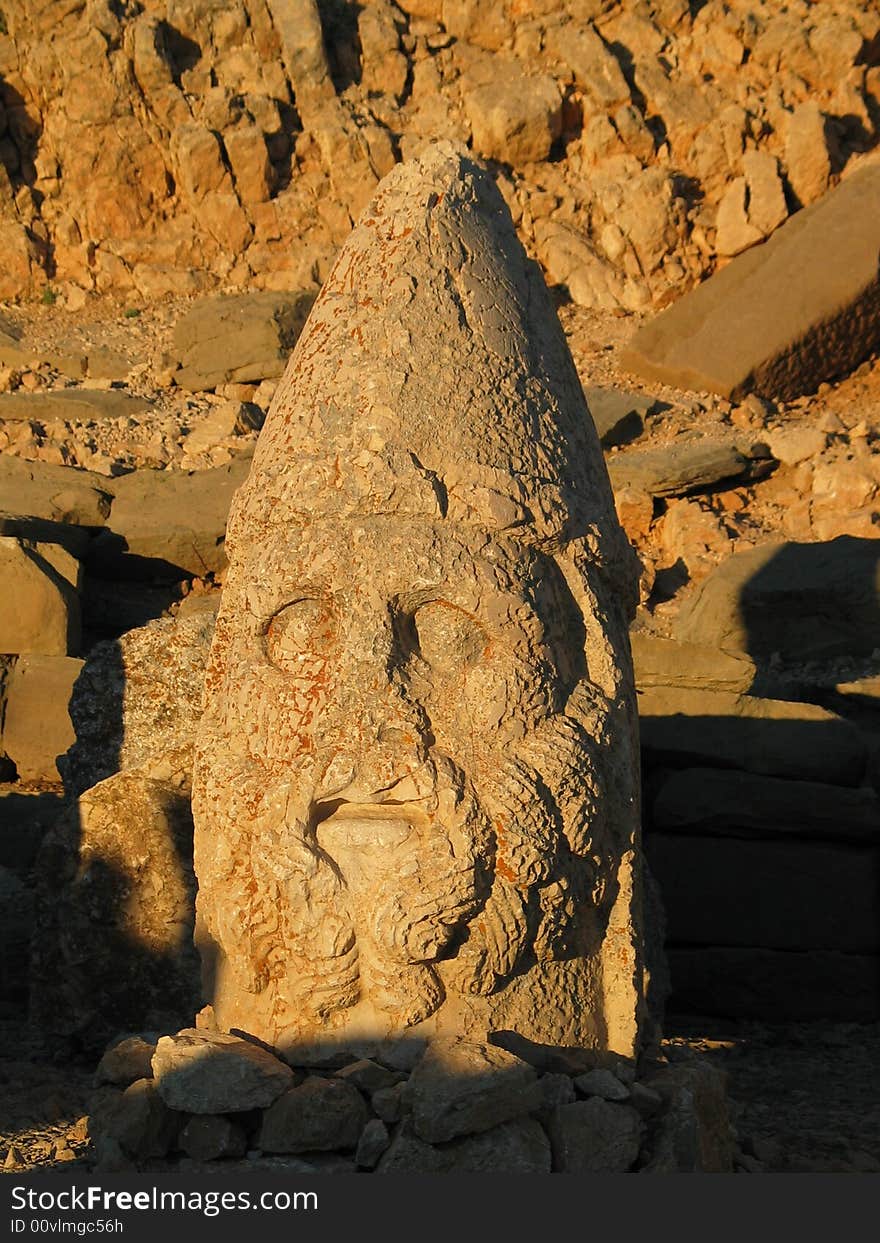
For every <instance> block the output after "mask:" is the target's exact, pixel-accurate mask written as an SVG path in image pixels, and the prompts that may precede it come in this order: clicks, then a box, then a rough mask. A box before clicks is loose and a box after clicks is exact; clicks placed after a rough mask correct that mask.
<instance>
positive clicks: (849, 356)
mask: <svg viewBox="0 0 880 1243" xmlns="http://www.w3.org/2000/svg"><path fill="white" fill-rule="evenodd" d="M878 253H880V165H878V164H876V163H874V164H866V165H864V166H863V167H862V168H860V169H858V170H856V171H855V172H854V173H853V174H852V175H851V176H850V177H848V178H847V179H846V180H845V181H844V182H842V183H841V185H839V186H838V187H837V189H836V190H834V191H832V192H831V193H830V194H827V195H826V196H825V197H824V198H823V199H821V200H820V201H819V202H818V203H814V204H813V205H812V206H811V207H808V208H805V209H804V210H803V211H800V212H798V213H797V214H796V215H794V216H793V217H792V218H791V219H790V220H788V221H787V222H786V223H785V224H784V225H783V226H782V228H780V229H777V231H776V232H775V233H774V234H773V236H772V237H771V238H770V240H769V241H767V242H765V243H764V244H763V245H761V246H755V247H753V248H752V249H751V250H749V251H747V252H746V253H745V254H743V255H739V256H738V257H737V259H736V260H735V261H734V262H732V263H730V264H728V266H727V267H725V268H724V269H723V270H722V271H719V272H717V273H716V274H715V275H714V276H712V277H710V279H709V280H707V281H705V282H704V283H703V284H702V285H700V286H698V287H697V288H696V289H695V290H693V291H692V292H691V293H689V294H686V295H685V296H684V297H683V298H682V299H680V300H679V301H678V302H676V303H675V304H674V305H673V306H671V307H669V308H668V309H667V310H665V311H663V312H661V314H660V315H658V316H657V317H656V318H655V319H653V320H651V321H649V322H648V323H647V324H645V325H644V326H642V327H641V328H639V330H638V331H637V332H636V334H635V336H634V337H633V339H632V341H631V342H630V345H629V347H628V348H627V349H626V350H625V351H624V352H623V354H622V355H621V364H622V365H623V366H624V367H626V368H627V369H629V370H631V371H632V372H633V373H634V374H636V375H639V376H642V377H643V378H644V379H647V380H649V381H651V382H657V381H660V382H661V383H664V384H671V385H673V386H674V387H676V388H686V389H696V390H699V391H708V392H712V393H720V394H721V395H722V396H724V397H729V398H731V399H736V398H738V397H740V396H742V395H743V394H744V393H747V392H751V391H754V392H757V393H760V394H762V395H763V396H765V397H768V398H772V399H774V400H780V401H786V400H791V399H792V398H794V397H797V396H799V395H800V394H802V393H808V392H812V391H813V390H814V389H815V388H816V387H817V385H818V384H819V383H821V382H822V381H824V380H831V379H833V378H834V377H835V376H839V375H845V374H846V373H847V372H849V371H851V370H852V368H853V367H855V366H857V365H858V363H860V362H861V361H862V359H864V358H867V357H868V356H869V355H870V354H871V352H872V350H874V349H876V348H877V346H878V344H880V312H878V310H877V307H878V305H880V299H878V294H877V285H878V274H877V273H878V262H877V261H878Z"/></svg>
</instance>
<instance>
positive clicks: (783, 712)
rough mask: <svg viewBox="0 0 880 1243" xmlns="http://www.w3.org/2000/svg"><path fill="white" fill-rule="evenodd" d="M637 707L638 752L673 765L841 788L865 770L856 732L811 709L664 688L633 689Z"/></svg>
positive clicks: (727, 693)
mask: <svg viewBox="0 0 880 1243" xmlns="http://www.w3.org/2000/svg"><path fill="white" fill-rule="evenodd" d="M638 702H639V722H640V726H639V728H640V734H641V742H642V747H643V748H644V749H645V750H647V751H652V752H654V753H655V754H656V755H660V756H663V757H665V758H666V759H668V760H672V761H674V762H676V763H678V764H680V763H681V762H682V761H683V760H685V761H688V762H690V763H694V764H701V763H702V764H708V765H711V766H713V767H726V768H739V769H745V770H746V771H747V772H753V773H759V774H762V775H765V776H775V777H789V778H791V779H792V780H795V781H816V780H818V781H822V782H827V783H828V784H830V785H842V786H856V785H858V784H859V782H860V781H861V779H862V776H863V774H864V771H865V762H866V749H865V743H864V741H863V739H862V737H861V735H860V733H859V731H858V730H857V729H856V727H855V726H854V725H852V724H851V723H850V722H849V721H845V720H844V719H843V718H842V717H838V716H835V715H834V713H833V712H828V711H826V710H825V709H824V708H820V707H817V706H816V705H815V704H805V703H790V702H789V701H788V700H782V699H762V698H758V697H757V696H755V695H738V694H735V693H733V692H731V691H706V690H687V689H683V688H680V687H669V686H659V687H651V688H649V689H645V690H641V691H639V695H638Z"/></svg>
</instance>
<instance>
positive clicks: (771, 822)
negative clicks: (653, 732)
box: [652, 768, 880, 846]
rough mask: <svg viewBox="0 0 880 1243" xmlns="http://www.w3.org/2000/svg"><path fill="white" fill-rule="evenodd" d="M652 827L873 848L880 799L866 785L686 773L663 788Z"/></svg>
mask: <svg viewBox="0 0 880 1243" xmlns="http://www.w3.org/2000/svg"><path fill="white" fill-rule="evenodd" d="M652 824H653V826H654V827H655V828H657V829H664V830H666V831H668V832H675V833H694V832H696V833H699V834H700V835H705V836H713V837H715V836H721V837H761V838H774V837H785V838H792V837H799V838H809V839H811V840H813V839H819V840H823V841H835V842H852V843H854V844H859V845H864V846H868V845H872V844H874V843H876V842H877V841H878V840H880V799H878V798H877V795H876V793H875V792H874V791H873V790H871V789H867V788H866V787H864V786H859V787H858V788H857V789H845V788H841V787H840V786H839V785H822V784H820V783H819V782H816V781H784V780H781V779H780V778H778V777H759V776H756V775H755V774H753V773H739V772H731V771H730V770H728V769H719V768H686V769H684V770H683V771H682V772H677V773H671V774H670V775H669V776H668V777H667V778H666V779H665V781H664V782H663V784H662V785H661V786H660V788H659V790H658V792H657V795H656V797H655V799H654V803H653V808H652Z"/></svg>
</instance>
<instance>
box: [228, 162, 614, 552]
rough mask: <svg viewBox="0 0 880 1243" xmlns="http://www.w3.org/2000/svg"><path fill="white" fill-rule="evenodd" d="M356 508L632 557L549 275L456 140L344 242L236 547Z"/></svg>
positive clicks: (395, 178) (397, 174)
mask: <svg viewBox="0 0 880 1243" xmlns="http://www.w3.org/2000/svg"><path fill="white" fill-rule="evenodd" d="M346 513H352V514H354V513H359V514H368V513H375V514H380V513H389V514H394V513H398V514H400V515H401V516H404V515H407V516H424V517H426V518H440V517H448V518H449V519H451V520H453V521H461V522H464V523H472V524H479V525H483V526H486V527H488V528H489V529H491V530H498V531H500V530H505V529H507V530H509V531H510V533H511V534H514V533H515V534H516V535H517V537H518V538H520V539H522V540H524V541H526V542H529V543H537V544H540V545H542V546H545V547H548V548H552V547H553V546H557V545H559V544H561V543H565V542H568V541H569V540H571V539H573V538H577V537H588V538H590V537H591V538H590V543H591V546H592V551H593V553H594V555H596V556H597V557H598V558H599V560H601V561H603V562H604V561H606V560H608V559H611V560H614V559H615V557H619V556H620V555H621V553H623V554H624V556H625V552H624V549H623V547H622V545H621V542H620V538H619V536H620V533H619V529H618V527H617V523H616V520H615V518H614V509H613V503H612V499H611V493H610V488H609V485H608V480H607V475H606V472H605V467H604V463H603V461H602V455H601V450H600V448H599V445H598V441H597V438H596V434H595V431H594V428H593V425H592V420H591V418H590V416H589V412H588V410H587V407H586V403H585V401H584V397H583V393H582V390H581V386H580V383H579V381H578V377H577V374H576V372H575V369H574V366H573V364H572V361H571V356H570V354H569V352H568V348H567V345H566V343H565V339H564V337H563V334H562V330H561V328H560V327H559V322H558V320H557V317H556V313H555V310H554V308H553V306H552V303H551V301H550V297H549V295H548V292H547V289H546V287H545V285H544V282H543V280H542V277H541V274H540V272H539V270H538V269H537V267H536V265H534V264H533V263H532V262H530V261H529V260H528V258H527V257H526V255H525V253H524V251H523V249H522V246H521V245H520V242H519V240H518V239H517V237H516V234H515V231H514V228H513V224H512V221H511V218H510V214H509V212H508V210H507V208H506V205H505V204H504V201H503V199H502V198H501V195H500V193H499V192H498V190H497V188H496V186H495V184H494V182H493V181H492V179H491V177H490V176H489V175H488V173H487V172H486V171H485V170H484V169H483V168H481V167H480V166H478V165H477V164H475V163H474V162H473V161H472V160H471V159H470V158H468V156H467V154H466V152H464V151H463V150H460V149H458V148H456V147H455V146H454V145H453V144H451V143H439V144H437V145H436V146H434V147H432V148H430V149H429V151H428V152H427V154H425V155H423V156H422V157H421V158H420V159H418V160H416V161H414V162H412V163H410V164H405V165H399V166H398V167H397V168H396V169H395V170H394V171H393V172H392V173H391V174H390V175H389V176H388V177H386V179H385V180H384V181H383V182H382V185H381V186H380V188H379V191H378V193H377V195H376V197H375V199H374V200H373V202H372V203H371V205H370V207H369V208H368V210H367V211H366V212H365V214H364V215H363V216H362V217H361V219H360V221H359V223H358V225H357V227H356V228H355V229H354V231H353V233H352V234H351V236H350V237H349V239H348V241H347V242H346V244H345V246H344V247H343V249H342V252H341V254H340V256H339V258H338V260H337V262H336V265H335V267H334V268H333V271H332V272H331V274H330V276H329V278H328V280H327V282H326V284H325V286H324V288H323V290H322V291H321V294H320V296H319V298H318V300H317V302H316V303H315V305H314V308H313V310H312V312H311V315H310V316H309V320H308V323H307V325H306V327H305V329H304V331H303V334H302V336H301V338H300V340H299V343H298V344H297V347H296V349H295V351H294V353H293V356H292V358H291V361H290V364H289V366H288V368H287V372H286V374H285V376H284V379H283V380H282V382H281V384H280V386H279V388H278V391H277V393H276V396H275V399H274V401H273V403H272V407H271V409H270V411H269V415H268V418H267V421H266V424H265V427H264V428H263V431H262V433H261V436H260V441H259V445H258V448H257V453H256V456H255V459H254V464H253V469H252V471H251V474H250V478H249V480H248V482H247V484H246V485H245V487H243V488H242V489H241V491H240V493H239V495H238V498H237V501H236V504H235V507H234V513H233V518H232V520H231V522H230V529H229V536H228V538H229V541H230V546H231V547H233V548H234V545H235V541H236V539H237V537H238V533H239V531H241V530H243V529H246V530H247V532H248V535H249V538H254V535H255V533H257V532H258V531H259V528H260V527H261V526H262V525H271V526H276V525H277V524H294V525H297V524H300V523H302V522H305V521H309V520H313V519H315V518H319V517H334V518H337V517H338V518H343V517H344V516H345V514H346ZM257 537H258V536H257ZM609 553H610V554H612V555H611V557H610V558H609V556H608V554H609ZM603 554H604V555H603Z"/></svg>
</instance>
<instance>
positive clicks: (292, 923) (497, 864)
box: [212, 697, 603, 1028]
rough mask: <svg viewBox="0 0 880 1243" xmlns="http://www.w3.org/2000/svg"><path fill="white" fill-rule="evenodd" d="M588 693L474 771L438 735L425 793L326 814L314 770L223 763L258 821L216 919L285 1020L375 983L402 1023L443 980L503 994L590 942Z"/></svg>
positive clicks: (392, 1020)
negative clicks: (584, 702)
mask: <svg viewBox="0 0 880 1243" xmlns="http://www.w3.org/2000/svg"><path fill="white" fill-rule="evenodd" d="M573 698H574V697H573ZM571 706H572V705H571V704H570V707H571ZM574 707H575V712H574V713H573V714H569V713H568V712H567V713H566V714H559V715H557V716H555V717H552V718H550V719H549V720H548V721H547V722H545V724H544V725H543V726H542V727H541V728H540V729H539V730H538V731H537V732H536V733H535V734H533V735H531V736H530V737H529V738H528V740H527V741H525V742H523V743H522V744H518V746H517V747H516V749H515V750H514V749H512V748H508V749H507V750H505V752H504V753H503V754H497V753H496V757H495V761H496V762H495V763H494V765H489V764H486V765H483V766H478V765H476V764H474V765H472V767H473V769H474V772H473V778H472V779H471V778H469V777H467V776H466V775H465V773H464V771H463V769H462V768H461V767H460V766H459V765H458V764H457V763H456V762H455V761H454V760H452V759H450V758H449V757H447V756H444V755H441V754H439V753H436V752H432V753H431V754H430V755H429V757H428V760H427V761H426V766H427V769H428V771H429V772H430V776H431V783H432V786H433V788H432V790H431V794H430V797H429V798H428V799H427V800H426V802H425V803H424V804H423V805H421V806H420V807H418V808H414V807H410V806H408V805H402V806H401V805H389V806H388V807H387V809H386V808H385V807H382V806H371V807H370V808H369V809H368V814H366V813H365V814H364V815H363V816H362V815H361V812H360V809H359V808H358V807H348V808H346V809H345V812H344V814H343V813H340V812H339V811H335V812H331V813H330V814H327V813H326V808H324V807H322V805H321V804H318V803H316V802H315V801H314V800H313V798H312V795H311V788H312V787H313V785H314V774H313V773H308V772H305V771H301V772H298V774H297V777H296V779H295V780H291V777H290V774H289V773H287V774H285V776H284V777H281V778H279V779H278V780H277V781H276V782H274V783H269V784H267V783H266V775H265V772H264V771H263V770H262V769H261V770H260V772H259V773H257V771H256V770H254V771H253V776H252V779H251V781H248V780H247V779H246V778H244V777H243V775H242V774H241V773H239V774H238V776H237V777H236V779H235V781H234V782H232V781H230V778H229V775H228V771H227V773H226V774H225V777H224V778H220V777H219V773H218V784H222V786H225V791H224V793H225V794H226V798H225V799H223V800H222V801H223V802H225V803H226V806H227V808H229V813H230V820H231V822H232V823H235V822H238V823H244V824H248V826H249V832H248V839H249V845H248V848H246V849H242V848H241V846H243V845H244V843H241V845H240V847H239V849H238V850H237V851H235V852H234V855H235V857H236V860H237V867H236V874H235V875H233V876H229V875H227V876H226V878H225V881H224V888H227V887H228V886H230V885H232V886H234V888H235V891H236V892H235V893H234V895H229V896H230V898H232V900H231V901H229V900H227V901H226V902H224V907H225V908H226V909H227V910H230V911H234V912H235V918H234V926H233V923H232V921H230V927H229V928H227V929H224V928H223V927H219V926H215V928H214V929H212V935H213V936H214V937H215V939H216V940H218V941H219V943H220V945H221V947H222V948H223V950H224V953H225V956H226V958H227V960H228V962H229V965H230V967H232V970H233V973H234V975H235V977H236V978H237V980H238V982H239V985H240V986H241V987H243V988H244V989H245V990H246V991H247V992H250V993H263V992H264V991H265V990H267V989H268V990H270V991H271V993H272V1002H271V1008H272V1011H273V1012H274V1014H275V1016H276V1021H277V1022H278V1025H279V1027H285V1028H287V1027H289V1026H291V1025H298V1024H302V1025H303V1026H304V1027H308V1026H314V1024H315V1023H316V1022H323V1023H328V1024H330V1025H335V1024H337V1023H339V1022H342V1021H344V1015H345V1012H346V1011H349V1010H350V1009H351V1008H352V1007H354V1006H356V1005H357V1004H358V1003H359V1002H360V1001H362V1000H364V999H366V1000H368V1001H369V1002H370V1003H371V1004H372V1006H373V1007H374V1008H375V1009H376V1010H378V1011H380V1012H382V1013H383V1014H384V1015H385V1016H386V1018H387V1020H388V1024H389V1027H391V1028H400V1027H406V1026H411V1025H412V1024H414V1023H418V1022H420V1021H421V1020H423V1019H425V1018H427V1017H429V1016H430V1015H431V1014H433V1013H434V1012H435V1011H436V1010H437V1008H438V1007H439V1006H440V1005H441V1003H442V1002H443V1000H444V997H445V995H446V992H447V990H452V991H455V992H459V993H469V994H489V993H492V992H494V991H496V990H497V989H498V988H500V987H502V986H503V985H504V984H505V982H506V981H508V980H509V979H511V978H512V977H513V976H514V975H515V974H517V973H518V972H520V971H521V970H524V969H526V968H527V967H528V966H529V965H530V964H531V963H533V962H535V961H536V960H538V959H542V958H564V957H569V956H573V955H575V954H578V953H583V952H585V951H586V949H587V945H586V940H588V939H589V938H590V936H591V928H592V923H591V920H590V918H589V913H590V911H591V909H592V908H593V907H594V906H596V905H598V904H599V903H601V897H602V895H601V888H602V877H601V875H600V874H601V872H602V871H603V869H602V867H601V860H598V859H596V858H595V857H591V856H592V850H591V833H590V819H591V816H590V809H591V803H592V806H593V807H595V802H592V800H591V798H590V794H591V792H592V793H596V794H598V791H595V790H594V789H593V788H592V786H591V780H590V775H591V765H590V759H589V755H588V754H587V753H586V748H588V747H589V745H590V738H589V736H588V733H587V730H588V728H589V726H590V725H592V724H594V722H593V721H591V720H589V715H590V714H589V713H587V714H586V717H585V714H584V712H583V711H580V710H578V708H577V704H575V705H574ZM214 771H215V772H217V769H216V768H215V769H214ZM422 775H423V778H424V773H423V774H422ZM257 788H259V793H258V795H257V794H256V793H255V791H256V790H257ZM255 797H256V798H258V800H259V811H258V813H257V815H256V816H255V815H254V801H253V799H254V798H255ZM249 800H250V801H249ZM598 801H600V800H598ZM245 805H248V814H247V815H246V814H245V813H244V806H245ZM218 827H219V826H218ZM236 907H238V909H239V911H240V912H241V914H239V913H238V911H236V909H235V908H236ZM215 910H216V904H215ZM585 912H586V913H587V918H586V919H585V918H584V913H585ZM216 922H217V921H216V916H215V924H216ZM242 929H245V931H244V933H242ZM266 1000H268V998H267V999H266Z"/></svg>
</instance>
